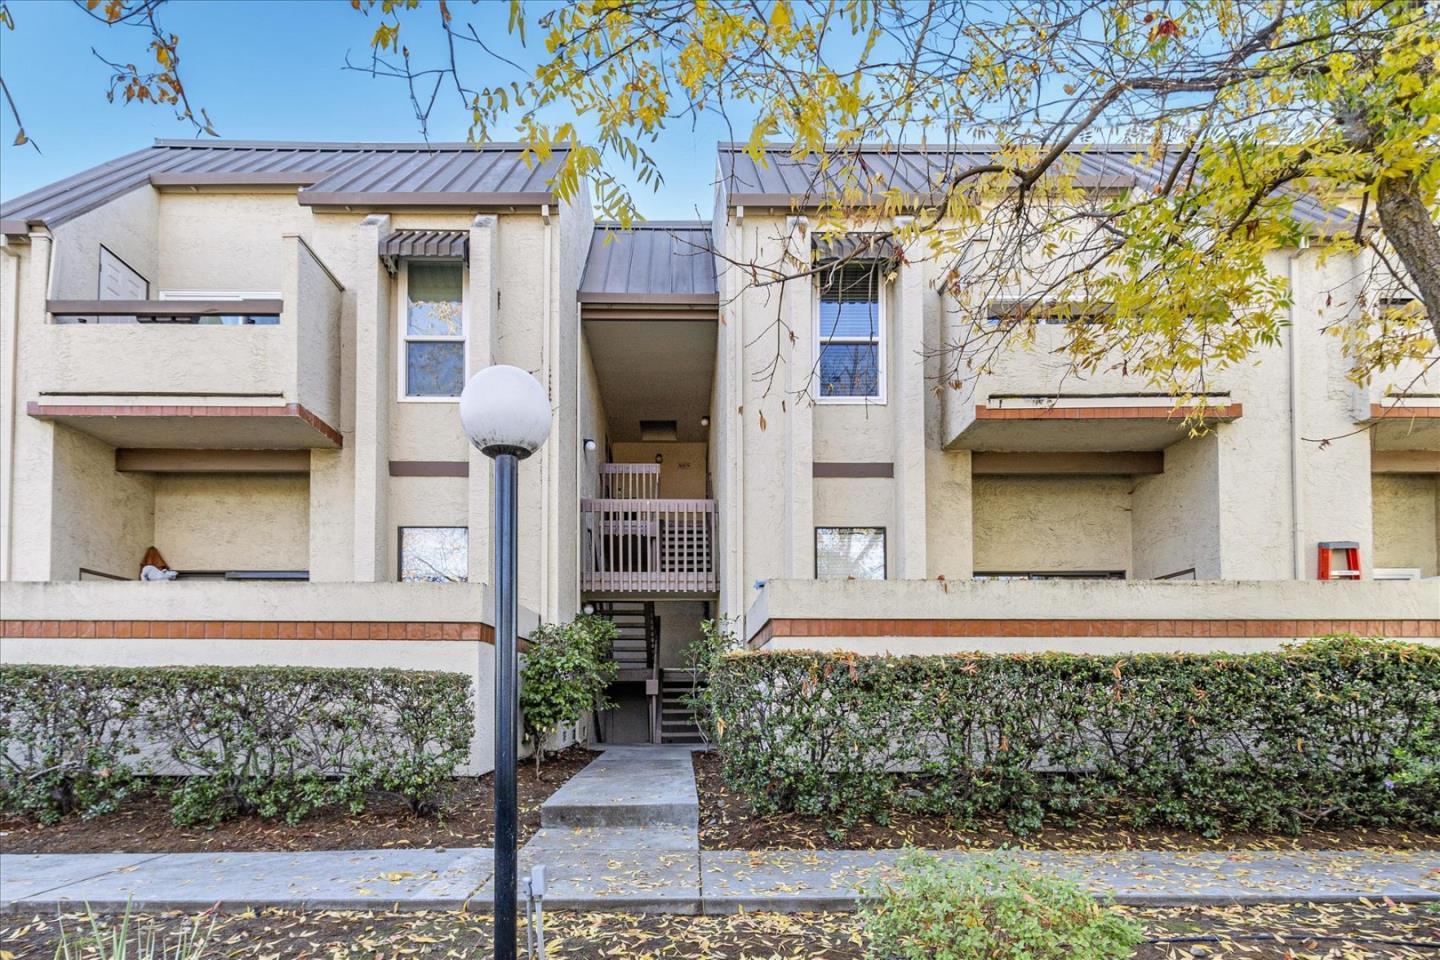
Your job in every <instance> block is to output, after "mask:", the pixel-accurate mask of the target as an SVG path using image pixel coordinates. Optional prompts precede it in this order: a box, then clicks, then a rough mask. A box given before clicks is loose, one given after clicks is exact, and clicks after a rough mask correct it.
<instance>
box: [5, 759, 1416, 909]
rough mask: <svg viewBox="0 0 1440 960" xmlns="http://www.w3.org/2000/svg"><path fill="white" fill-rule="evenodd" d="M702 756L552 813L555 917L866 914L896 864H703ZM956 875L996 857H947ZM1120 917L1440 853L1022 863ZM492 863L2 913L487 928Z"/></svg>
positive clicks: (829, 853) (90, 896)
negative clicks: (416, 921)
mask: <svg viewBox="0 0 1440 960" xmlns="http://www.w3.org/2000/svg"><path fill="white" fill-rule="evenodd" d="M690 753H691V751H690V749H689V748H685V747H648V746H647V747H614V748H610V749H607V750H605V752H604V753H602V754H601V755H600V756H599V757H597V758H596V759H595V760H594V761H593V762H592V763H591V764H590V765H589V766H587V767H586V768H585V769H584V770H582V771H580V773H578V774H576V775H575V776H574V777H572V778H571V779H570V781H569V782H567V783H566V784H565V785H564V786H562V787H561V788H560V789H559V790H557V791H556V792H555V793H554V794H553V795H551V797H550V798H549V799H548V800H546V801H545V803H543V804H542V805H541V808H540V821H541V829H540V831H539V832H538V833H537V834H536V835H535V836H534V837H533V838H531V840H530V842H529V843H527V844H526V845H525V847H524V848H523V849H522V850H521V851H520V868H521V871H522V876H525V875H528V873H529V871H530V869H531V867H533V866H535V865H537V864H544V865H545V869H546V873H547V882H548V890H547V894H546V897H545V903H546V905H547V906H548V907H550V909H552V910H556V909H558V910H613V911H631V912H649V913H679V914H697V913H707V914H721V913H734V912H736V911H739V910H770V911H776V912H782V913H795V912H807V911H825V910H853V909H855V907H856V906H857V905H858V904H859V903H860V901H861V900H862V899H863V898H864V897H865V896H866V895H867V894H868V893H870V892H873V891H874V890H875V889H876V887H877V886H878V885H880V884H881V883H883V882H885V881H886V880H887V879H888V878H890V877H893V876H894V870H895V864H896V861H898V860H899V859H900V857H901V856H902V853H901V851H898V850H814V851H803V850H802V851H745V850H720V851H709V850H701V849H700V838H699V831H698V820H699V802H698V798H697V796H696V790H695V777H694V770H693V767H692V765H691V758H690ZM938 855H939V856H941V857H944V858H947V859H963V858H966V857H982V856H987V855H990V854H986V853H974V852H967V851H959V850H948V851H939V852H938ZM1002 855H1003V856H1007V857H1011V858H1014V859H1017V860H1019V861H1021V862H1024V863H1027V864H1031V865H1033V866H1036V867H1040V868H1043V869H1048V870H1053V871H1056V872H1059V873H1062V874H1064V875H1066V876H1069V877H1072V878H1074V879H1075V880H1076V881H1077V882H1079V883H1081V884H1082V885H1084V886H1085V887H1087V888H1088V889H1090V890H1092V891H1094V893H1095V894H1096V895H1097V896H1106V897H1111V898H1113V899H1115V900H1117V901H1120V902H1122V903H1132V904H1152V905H1176V906H1178V905H1190V904H1210V903H1232V902H1234V903H1262V902H1292V903H1293V902H1342V901H1347V900H1358V899H1360V898H1361V897H1368V898H1371V899H1381V898H1384V897H1389V898H1390V899H1392V900H1396V901H1402V900H1405V901H1416V900H1440V851H1437V850H1424V851H1413V852H1398V853H1397V852H1393V851H1384V850H1358V851H1321V852H1313V853H1273V852H1268V851H1266V852H1262V851H1244V850H1237V851H1232V852H1228V853H1227V852H1204V853H1180V852H1154V851H1120V852H1104V853H1080V852H1059V851H1009V852H1007V853H1005V854H1002ZM493 864H494V857H493V855H492V852H491V851H490V850H486V849H468V850H438V849H437V850H395V849H390V850H340V851H316V852H313V853H213V854H212V853H164V854H124V853H115V854H51V855H45V854H8V855H0V912H6V913H27V912H45V913H52V912H54V911H55V910H57V909H64V908H68V909H74V908H76V907H79V906H80V905H82V904H85V903H88V904H89V905H90V906H91V907H92V908H93V909H95V910H103V911H115V910H123V909H124V908H125V904H126V902H127V901H133V902H134V904H135V906H136V907H137V908H138V909H142V910H196V909H204V908H207V907H210V906H213V905H215V904H217V903H218V904H221V905H223V906H224V907H226V908H244V907H289V908H294V909H317V910H318V909H334V910H380V909H387V908H395V909H401V910H466V909H473V910H488V909H489V906H490V904H491V902H492V900H493V890H494V887H493V885H492V884H491V875H492V873H493Z"/></svg>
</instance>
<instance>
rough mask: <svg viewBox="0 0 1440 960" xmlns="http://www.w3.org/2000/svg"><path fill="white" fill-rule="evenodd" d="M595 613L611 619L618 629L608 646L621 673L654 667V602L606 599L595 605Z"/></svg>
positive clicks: (647, 669)
mask: <svg viewBox="0 0 1440 960" xmlns="http://www.w3.org/2000/svg"><path fill="white" fill-rule="evenodd" d="M595 613H596V615H597V616H601V617H605V618H606V619H608V620H610V621H612V622H613V623H614V624H615V626H616V628H617V629H618V630H619V631H620V636H618V637H616V638H615V643H614V645H613V646H612V647H611V659H613V660H614V661H615V665H616V666H617V667H619V668H620V670H621V671H622V672H624V671H631V670H644V671H649V670H651V669H653V667H654V665H655V646H656V636H655V604H654V603H651V602H648V601H643V600H606V601H603V602H599V603H596V604H595Z"/></svg>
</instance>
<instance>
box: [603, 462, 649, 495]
mask: <svg viewBox="0 0 1440 960" xmlns="http://www.w3.org/2000/svg"><path fill="white" fill-rule="evenodd" d="M600 496H602V497H608V498H609V499H612V500H659V499H660V464H658V463H602V464H600Z"/></svg>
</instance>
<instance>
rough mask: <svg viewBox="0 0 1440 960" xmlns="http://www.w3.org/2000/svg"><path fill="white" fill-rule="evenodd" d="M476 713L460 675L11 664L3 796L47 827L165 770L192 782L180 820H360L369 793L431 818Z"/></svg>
mask: <svg viewBox="0 0 1440 960" xmlns="http://www.w3.org/2000/svg"><path fill="white" fill-rule="evenodd" d="M472 717H473V712H472V709H471V706H470V681H469V678H468V677H466V676H464V675H462V674H454V673H438V672H424V671H411V670H374V669H343V670H334V669H322V668H314V667H137V668H118V667H113V668H112V667H89V668H76V667H49V666H6V667H3V668H0V723H3V726H4V729H3V740H0V755H3V757H4V763H5V766H4V771H3V775H0V802H3V803H4V805H5V807H6V808H8V809H14V810H18V811H21V812H24V813H27V814H30V815H32V816H37V817H39V818H41V819H55V818H57V817H59V816H62V815H64V814H66V813H69V812H72V811H77V812H80V813H81V814H83V815H94V814H96V813H101V812H105V811H106V810H109V809H113V808H114V806H115V805H116V804H117V803H118V802H119V800H120V799H123V796H124V795H125V793H126V792H127V791H128V790H129V789H130V786H131V785H132V784H133V783H134V782H135V780H136V779H137V778H138V777H141V776H144V775H147V774H151V773H154V772H156V771H157V770H163V772H165V773H181V774H186V776H183V777H181V778H180V779H177V780H176V781H174V783H173V786H172V788H171V790H170V798H171V814H172V816H173V817H174V819H175V821H176V823H178V824H182V825H183V824H195V823H214V822H217V821H219V820H223V819H225V818H227V817H232V816H236V815H240V814H250V813H253V814H258V815H260V816H263V817H282V818H284V819H285V820H287V821H289V822H292V823H293V822H295V821H297V820H299V819H300V818H302V817H304V816H305V815H306V814H308V813H310V812H312V811H313V810H316V809H318V808H321V807H328V806H334V805H345V806H347V807H348V808H349V809H351V810H352V811H356V812H358V811H359V810H361V809H363V808H364V806H365V803H366V798H367V796H368V795H369V794H370V793H372V792H374V791H384V792H390V793H395V794H399V795H400V796H402V797H404V798H405V799H406V800H407V801H408V802H409V804H410V806H411V808H412V809H413V810H415V811H417V812H422V813H425V812H431V811H433V810H435V809H436V808H437V806H438V805H439V803H440V801H441V799H442V792H443V790H444V787H445V784H446V783H447V782H448V781H449V780H450V779H451V778H452V777H453V776H454V773H455V768H456V767H457V766H458V765H459V764H460V763H462V762H463V761H464V759H465V757H466V755H467V753H468V750H469V745H470V737H471V734H472V727H473V720H472ZM97 718H99V719H102V720H104V721H105V722H103V723H100V724H97V723H96V719H97ZM119 785H123V787H122V786H119Z"/></svg>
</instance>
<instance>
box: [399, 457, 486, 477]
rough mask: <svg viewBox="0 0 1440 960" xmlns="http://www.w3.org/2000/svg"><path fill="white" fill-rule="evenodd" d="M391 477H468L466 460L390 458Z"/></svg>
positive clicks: (468, 467)
mask: <svg viewBox="0 0 1440 960" xmlns="http://www.w3.org/2000/svg"><path fill="white" fill-rule="evenodd" d="M390 476H392V477H468V476H470V463H469V461H466V460H391V461H390Z"/></svg>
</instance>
